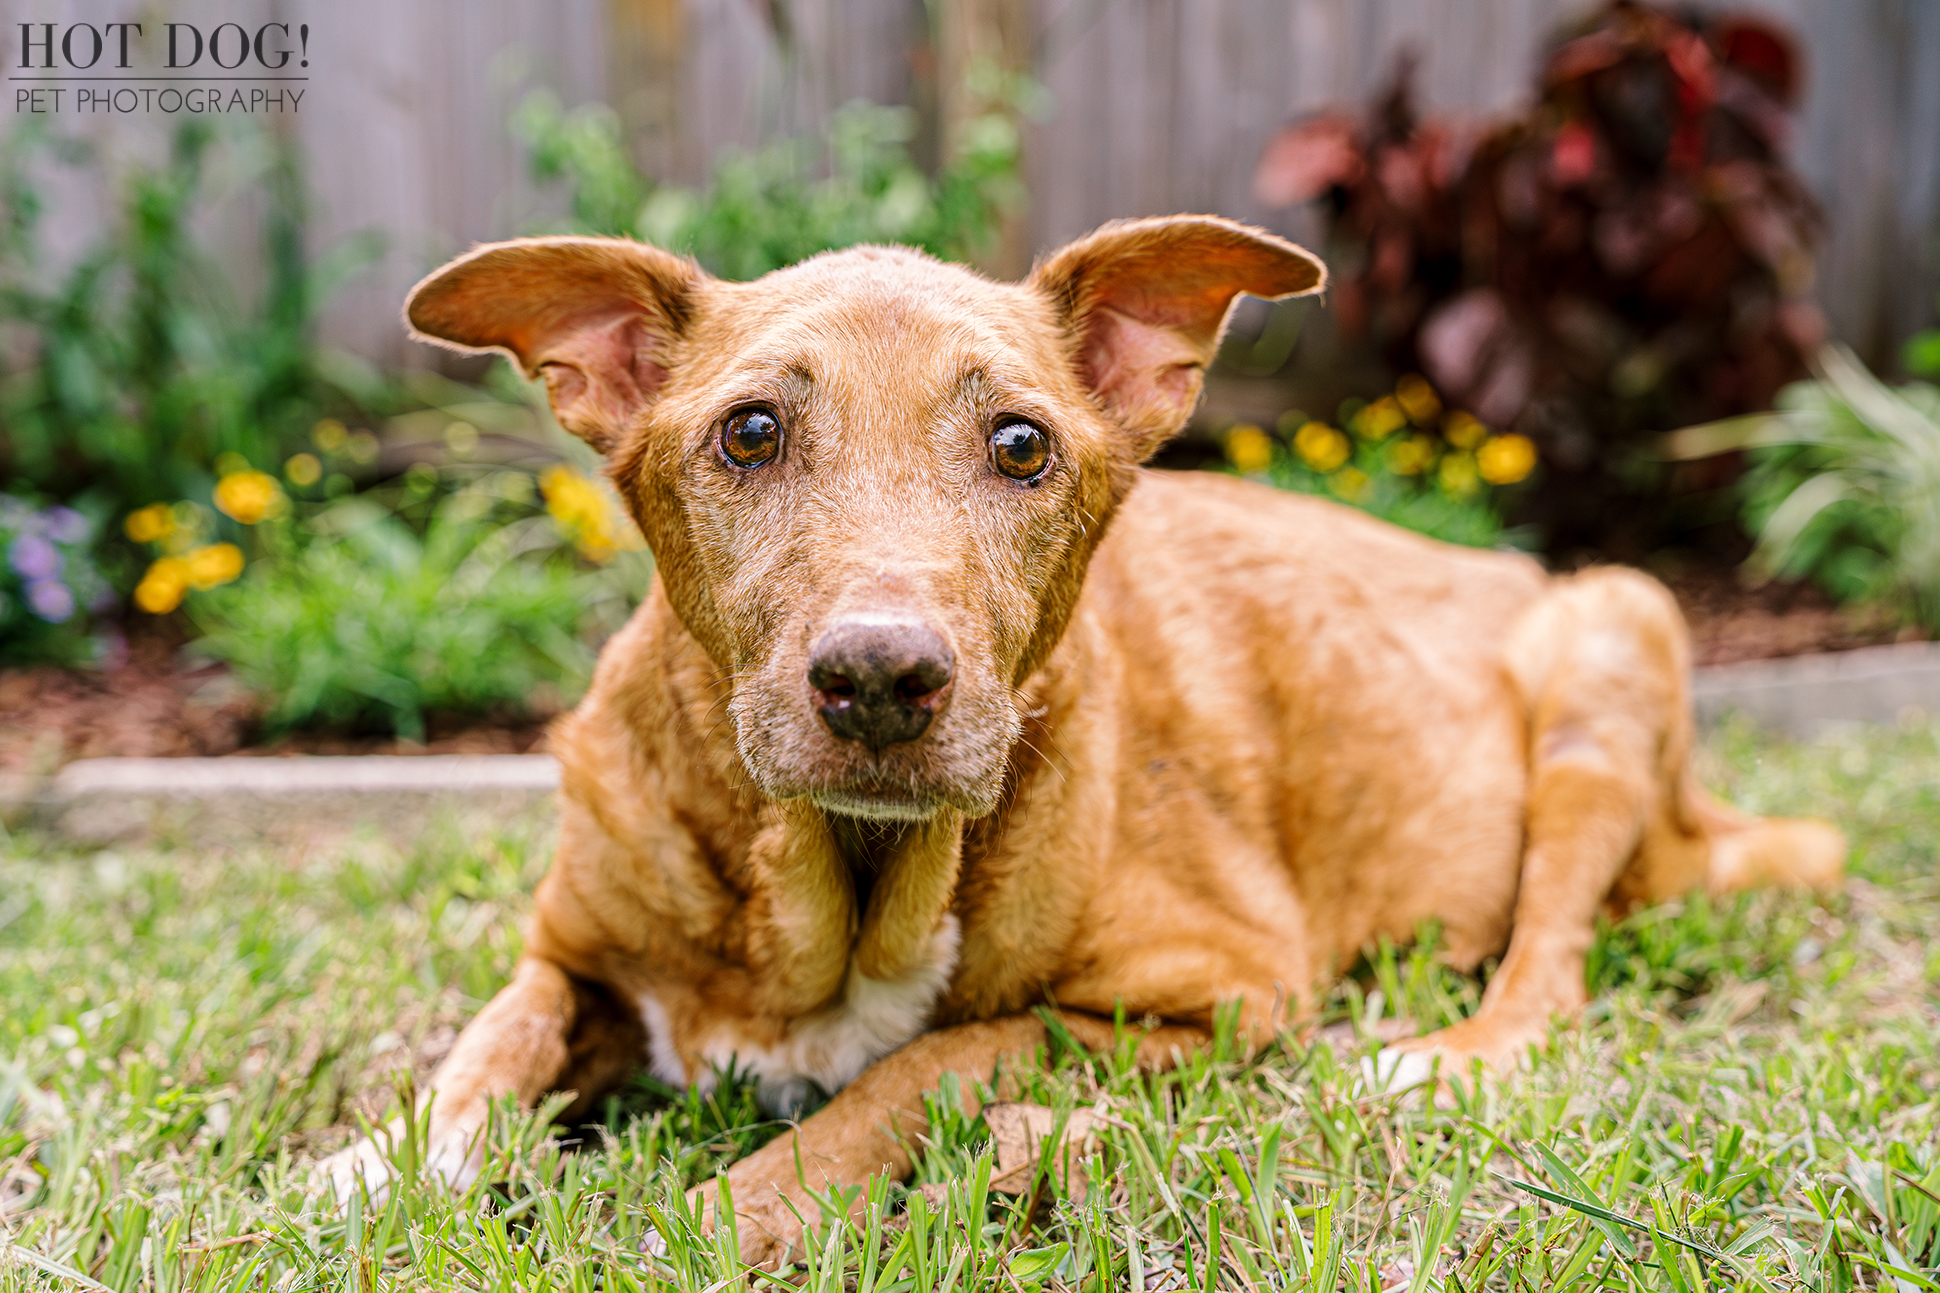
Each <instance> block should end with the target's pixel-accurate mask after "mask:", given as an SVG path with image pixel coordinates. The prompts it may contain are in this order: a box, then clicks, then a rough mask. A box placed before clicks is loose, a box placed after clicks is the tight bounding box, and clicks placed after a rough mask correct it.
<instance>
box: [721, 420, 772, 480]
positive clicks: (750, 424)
mask: <svg viewBox="0 0 1940 1293" xmlns="http://www.w3.org/2000/svg"><path fill="white" fill-rule="evenodd" d="M780 451H781V423H779V422H777V421H775V415H774V414H772V413H770V412H769V411H768V410H767V409H742V410H741V411H740V412H739V413H736V414H734V415H733V416H732V417H730V418H729V419H728V420H727V425H726V426H724V427H722V428H721V452H722V453H724V454H726V455H727V457H728V461H729V462H731V463H733V464H734V465H735V466H737V467H759V466H760V465H761V464H762V463H764V462H768V461H769V460H771V459H772V458H773V457H774V456H775V455H776V454H777V453H779V452H780Z"/></svg>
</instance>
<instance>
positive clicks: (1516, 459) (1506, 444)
mask: <svg viewBox="0 0 1940 1293" xmlns="http://www.w3.org/2000/svg"><path fill="white" fill-rule="evenodd" d="M1475 469H1476V470H1477V471H1479V472H1481V473H1482V479H1483V480H1486V481H1488V482H1489V484H1491V485H1513V484H1515V483H1516V482H1517V481H1519V480H1521V479H1522V478H1523V477H1525V476H1527V475H1528V474H1529V473H1530V472H1532V471H1534V470H1535V469H1536V446H1535V445H1534V444H1533V443H1531V442H1530V439H1529V437H1528V436H1522V435H1499V436H1491V437H1490V438H1489V439H1487V440H1484V441H1483V442H1482V447H1481V448H1480V449H1477V450H1476V451H1475Z"/></svg>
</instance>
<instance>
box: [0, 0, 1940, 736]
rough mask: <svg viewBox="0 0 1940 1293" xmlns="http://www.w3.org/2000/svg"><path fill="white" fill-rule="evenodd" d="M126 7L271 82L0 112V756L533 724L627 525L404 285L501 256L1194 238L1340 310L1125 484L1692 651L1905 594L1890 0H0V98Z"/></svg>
mask: <svg viewBox="0 0 1940 1293" xmlns="http://www.w3.org/2000/svg"><path fill="white" fill-rule="evenodd" d="M122 21H128V22H141V23H142V24H143V34H142V35H141V36H140V37H137V38H136V39H135V42H134V44H135V48H136V50H137V54H136V58H135V64H136V66H137V67H148V68H151V69H152V68H157V67H160V66H161V61H162V57H163V54H162V49H161V45H162V35H161V33H162V32H163V31H164V30H165V24H167V23H170V22H175V23H181V24H192V25H195V26H196V27H197V28H198V29H199V30H200V31H203V32H208V31H211V30H213V29H214V28H215V27H216V26H217V25H218V24H222V23H236V24H239V25H240V26H241V27H242V28H243V29H244V30H246V31H250V32H255V31H259V30H261V29H262V27H263V24H266V23H283V24H287V25H289V27H290V28H291V29H292V30H294V29H295V28H297V27H300V26H307V34H306V35H305V36H304V38H303V44H302V50H301V52H302V53H304V54H306V55H307V62H308V66H307V67H305V68H303V69H302V70H301V73H300V75H301V76H303V77H305V78H307V79H305V80H302V81H300V82H296V81H292V82H289V83H287V84H286V86H285V88H286V89H288V90H290V91H296V90H300V91H301V92H302V95H303V97H302V98H301V100H300V101H293V103H292V108H293V110H291V109H285V110H280V111H258V112H224V113H220V114H211V113H203V114H193V113H189V112H186V111H184V112H175V113H169V112H164V111H160V110H147V111H132V112H121V111H96V112H89V113H76V112H74V111H71V110H69V111H56V112H47V113H34V112H31V111H25V110H22V109H21V104H20V103H19V102H17V103H16V111H15V112H14V113H13V114H12V115H10V116H8V117H7V118H6V119H5V121H4V124H0V130H4V132H5V133H4V139H0V545H4V547H5V553H6V564H5V567H4V569H3V570H0V664H4V665H5V666H7V667H6V668H5V669H4V670H0V772H27V773H35V774H38V773H44V772H46V771H48V770H50V769H51V768H52V767H55V766H58V765H59V764H60V763H62V762H64V761H66V760H69V759H72V758H75V757H80V756H82V755H86V754H104V753H135V754H143V753H162V754H166V753H183V754H191V753H226V752H229V751H231V750H236V749H263V750H274V751H281V752H288V751H296V750H312V751H315V750H351V749H372V748H385V749H463V750H473V749H476V750H527V749H531V748H534V746H535V744H536V743H537V742H538V741H539V740H540V739H541V737H540V733H541V730H542V727H543V723H544V721H545V720H546V719H547V718H548V717H550V716H551V715H552V714H554V713H556V712H558V710H559V709H560V707H562V706H564V705H566V704H569V703H571V701H572V700H573V699H574V697H575V696H576V695H577V694H578V692H579V691H580V690H581V689H583V687H584V686H585V683H586V680H587V677H588V674H589V671H590V667H591V661H592V658H593V654H594V652H595V651H596V649H597V646H598V643H599V642H600V641H601V640H602V639H603V637H604V635H605V634H607V633H610V632H611V631H612V629H613V628H614V627H615V626H616V625H617V624H618V623H619V622H620V621H621V619H623V618H624V615H625V614H626V613H627V610H628V609H629V607H630V606H631V604H632V603H633V601H634V600H635V599H637V598H638V596H639V595H640V593H641V591H642V590H643V589H644V587H645V586H646V581H647V580H648V579H649V578H650V575H651V556H650V554H648V553H646V552H644V551H642V550H641V546H640V543H639V540H638V536H637V535H636V534H635V533H634V532H633V530H632V527H631V526H630V524H629V523H628V522H627V521H626V520H625V518H624V517H623V516H622V515H621V514H620V513H619V511H618V509H617V506H616V504H615V501H614V498H613V496H612V493H611V491H610V490H609V489H608V488H607V487H606V486H605V484H604V483H603V481H602V480H601V479H600V478H599V474H598V463H597V462H596V461H595V460H593V459H592V458H591V457H590V455H588V454H586V453H585V451H584V450H583V449H582V448H580V447H579V446H578V445H577V444H576V443H574V442H571V441H570V440H569V438H567V437H564V436H563V435H561V434H560V433H559V432H558V431H557V429H556V428H555V427H553V426H552V424H551V420H550V418H549V416H548V415H547V414H546V412H545V409H544V404H543V400H542V399H541V398H539V397H538V396H537V395H536V394H535V392H534V391H533V390H532V389H531V388H530V387H529V386H528V385H527V384H526V383H525V382H523V381H522V380H521V379H520V378H519V377H518V376H517V375H516V374H514V373H512V372H510V371H508V370H507V369H506V368H505V366H504V365H502V364H484V363H478V362H468V361H463V360H457V359H454V358H452V357H449V356H442V355H440V354H438V353H436V352H433V351H431V350H429V349H428V348H425V347H421V346H416V345H413V344H412V343H410V342H408V341H407V340H406V339H405V337H404V335H403V331H402V329H401V327H400V325H399V322H398V310H399V305H400V303H401V301H402V298H403V296H404V294H405V292H406V291H407V290H408V288H409V286H410V285H411V284H412V283H413V282H414V281H416V279H417V278H418V277H419V276H420V275H422V274H423V273H424V272H426V271H427V270H429V269H430V268H432V267H434V266H435V265H437V264H438V263H440V262H442V261H443V260H444V259H446V258H448V257H449V256H451V255H453V254H455V253H457V252H460V251H462V250H464V249H465V248H466V247H468V246H469V245H471V244H472V243H474V242H477V241H481V240H488V239H494V238H501V237H506V236H511V235H515V234H526V233H537V232H546V231H565V230H581V231H592V232H602V233H622V234H628V235H631V236H635V237H640V238H644V239H647V240H650V241H653V242H656V243H659V244H661V245H664V246H668V247H671V248H674V249H676V250H681V251H685V252H691V253H692V254H694V255H696V256H697V257H698V258H699V259H700V260H701V261H702V263H703V264H705V265H706V266H707V267H708V268H709V269H710V270H712V271H714V272H716V273H719V274H723V275H727V276H731V277H738V278H745V277H754V276H757V275H759V274H761V273H763V272H766V271H767V270H769V269H772V268H775V267H777V266H780V265H784V264H787V263H790V262H792V261H794V260H796V259H799V258H800V257H802V256H805V255H809V254H812V253H814V252H816V251H819V250H823V249H825V248H829V247H838V246H844V245H848V244H851V243H855V242H861V241H896V242H907V243H912V244H914V245H918V246H922V247H925V248H927V249H928V250H930V251H932V252H934V253H935V254H938V255H941V256H945V257H949V258H953V259H960V260H964V261H967V262H969V263H972V264H975V265H977V266H978V267H980V268H982V269H984V270H986V271H987V272H990V273H992V274H996V275H1000V276H1004V277H1014V276H1017V275H1019V274H1021V273H1023V272H1025V271H1026V270H1027V269H1028V267H1029V265H1030V262H1031V259H1032V257H1033V256H1034V255H1036V254H1038V253H1041V252H1043V251H1045V250H1048V249H1050V248H1053V247H1055V246H1057V245H1059V244H1060V243H1062V242H1064V241H1065V240H1068V239H1070V238H1073V237H1075V236H1078V235H1080V234H1082V233H1084V232H1086V231H1087V230H1089V229H1091V228H1093V227H1095V226H1096V225H1098V224H1100V223H1102V222H1104V221H1106V220H1109V219H1113V218H1117V217H1123V216H1136V215H1147V214H1164V213H1172V212H1180V211H1195V212H1217V213H1220V214H1223V215H1228V216H1233V217H1236V218H1239V219H1242V220H1247V221H1250V222H1253V223H1256V224H1259V225H1262V226H1265V227H1267V228H1270V229H1273V230H1275V231H1278V232H1281V233H1284V234H1287V235H1288V236H1291V237H1293V238H1294V239H1296V240H1297V241H1300V242H1302V243H1304V244H1306V245H1308V246H1310V247H1312V248H1314V249H1316V250H1317V251H1320V252H1321V253H1322V254H1323V255H1324V256H1325V257H1326V259H1327V261H1328V263H1329V265H1330V267H1331V268H1332V271H1333V275H1334V280H1333V286H1332V289H1331V290H1330V292H1329V293H1328V295H1327V297H1326V298H1325V299H1324V300H1323V301H1316V302H1299V303H1290V304H1286V305H1281V306H1269V305H1267V304H1266V303H1264V302H1257V301H1249V302H1246V303H1245V304H1244V305H1243V306H1242V308H1241V309H1240V310H1239V311H1238V312H1237V314H1236V316H1235V319H1234V323H1233V327H1232V330H1231V334H1230V335H1229V337H1228V340H1227V343H1226V346H1225V348H1224V350H1223V352H1222V355H1221V360H1220V363H1219V365H1218V367H1217V369H1216V371H1215V372H1214V373H1213V374H1212V378H1211V380H1210V382H1209V387H1208V395H1207V399H1206V401H1205V403H1204V405H1203V406H1202V408H1201V409H1200V410H1199V412H1198V413H1197V414H1196V415H1195V418H1194V421H1193V424H1192V426H1191V427H1190V428H1189V430H1188V432H1187V434H1186V435H1184V436H1182V437H1181V438H1180V440H1179V441H1178V442H1177V443H1176V444H1175V445H1173V446H1172V447H1170V448H1169V449H1168V450H1167V451H1166V453H1165V455H1164V458H1163V462H1162V465H1165V466H1169V467H1174V468H1179V469H1185V470H1217V471H1227V472H1234V473H1239V474H1243V475H1247V476H1250V477H1254V478H1256V479H1258V480H1260V481H1262V482H1264V483H1266V484H1268V485H1271V486H1274V487H1277V488H1281V489H1288V490H1298V491H1304V492H1308V493H1314V494H1319V495H1324V496H1327V497H1330V498H1332V499H1334V500H1336V501H1338V502H1341V503H1344V504H1347V505H1351V506H1357V507H1361V508H1364V509H1367V510H1370V511H1373V512H1375V513H1376V514H1378V515H1382V516H1385V517H1387V518H1389V519H1391V520H1394V521H1396V522H1397V523H1399V524H1403V525H1407V526H1410V527H1411V528H1414V529H1417V530H1421V531H1423V532H1425V533H1429V534H1432V535H1435V536H1437V537H1440V538H1444V539H1447V540H1450V541H1453V542H1461V543H1471V544H1477V545H1484V546H1513V547H1518V548H1521V549H1524V550H1527V551H1530V552H1532V553H1535V554H1536V555H1538V556H1539V557H1541V558H1542V559H1544V560H1545V561H1547V562H1548V563H1550V564H1551V565H1552V566H1553V567H1555V568H1558V569H1567V568H1572V567H1575V566H1578V565H1581V564H1583V563H1585V562H1589V561H1594V560H1621V561H1628V562H1634V563H1639V564H1642V565H1644V566H1645V567H1646V568H1648V569H1651V570H1652V571H1654V572H1655V573H1657V574H1658V575H1660V576H1661V577H1663V578H1664V579H1666V581H1667V582H1669V583H1670V584H1671V585H1672V587H1673V589H1674V591H1676V592H1677V593H1678V595H1679V597H1680V600H1681V601H1682V602H1683V604H1684V606H1685V608H1686V611H1687V614H1688V615H1689V616H1690V617H1691V619H1692V621H1693V625H1694V628H1695V630H1696V633H1697V638H1698V646H1699V655H1700V659H1701V660H1702V661H1705V662H1725V661H1732V660H1742V659H1752V658H1760V657H1767V656H1775V655H1789V654H1798V653H1805V652H1815V651H1824V650H1835V649H1841V648H1846V647H1854V646H1863V645H1868V644H1877V643H1885V642H1893V641H1897V640H1901V639H1905V638H1918V637H1925V636H1928V635H1930V633H1931V632H1932V630H1933V629H1934V628H1936V627H1940V393H1936V391H1935V388H1934V387H1933V386H1932V385H1931V384H1930V383H1929V380H1928V379H1930V378H1931V377H1933V376H1934V375H1936V374H1940V331H1936V330H1935V319H1936V297H1937V296H1940V5H1934V4H1930V3H1921V2H1920V0H1845V2H1840V3H1835V2H1834V0H1786V2H1784V3H1762V4H1751V5H1743V6H1712V5H1683V6H1647V5H1633V4H1608V3H1582V2H1580V0H1578V2H1570V0H1462V2H1460V3H1457V2H1455V0H1440V2H1435V0H1191V2H1190V3H1188V2H1187V0H564V2H562V3H553V4H545V5H539V4H531V3H517V2H515V0H467V2H466V3H459V2H458V0H411V2H409V3H403V4H397V3H393V4H383V5H380V4H376V3H371V2H370V0H340V2H339V3H337V4H334V5H332V6H330V7H329V8H328V9H327V10H322V9H319V10H318V11H316V12H309V13H306V12H302V11H301V9H300V7H299V6H292V5H288V4H284V3H272V2H270V0H228V2H226V3H207V4H203V3H177V4H160V3H147V4H139V3H108V2H107V0H97V2H96V3H91V4H90V3H80V2H74V3H62V4H48V3H22V2H19V0H7V2H6V3H0V34H4V35H5V36H6V38H7V43H6V44H5V45H0V48H5V49H6V50H7V58H8V66H9V75H10V77H12V78H13V79H12V80H11V81H10V83H9V84H10V86H11V87H12V88H13V89H15V90H16V92H18V91H19V90H20V89H21V88H22V86H21V85H20V84H19V83H21V82H25V81H28V80H32V79H35V78H37V77H40V78H44V77H48V76H53V75H56V74H58V73H60V72H62V71H63V70H68V69H62V68H55V69H53V70H48V69H45V68H42V67H40V66H39V64H38V63H36V62H35V61H34V59H37V58H38V57H39V56H38V55H35V56H33V58H30V59H27V60H23V58H22V57H21V54H22V51H21V50H20V49H18V48H14V47H13V46H14V45H16V44H18V40H17V38H19V37H20V36H21V34H22V31H23V27H22V24H29V25H30V28H31V30H30V31H29V34H30V35H32V34H33V33H34V32H38V31H39V30H40V29H41V28H40V24H46V23H52V24H55V31H56V32H57V33H58V32H61V31H65V30H67V29H68V28H70V27H71V26H72V25H73V24H76V23H87V24H91V25H93V26H102V25H104V24H106V23H109V22H122ZM292 44H294V42H292ZM23 61H26V62H27V63H28V64H29V66H27V67H25V68H23V67H21V66H19V65H20V64H21V63H22V62H23ZM251 70H252V68H251V67H245V68H242V69H240V71H243V72H247V71H251ZM254 70H257V71H260V70H262V69H260V68H257V69H254ZM203 71H211V67H210V64H208V63H206V62H205V63H204V64H202V65H201V66H200V67H199V68H198V70H197V74H200V73H201V72H203ZM211 74H212V75H213V72H211ZM284 74H296V69H294V68H285V69H284Z"/></svg>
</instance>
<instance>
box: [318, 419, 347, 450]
mask: <svg viewBox="0 0 1940 1293" xmlns="http://www.w3.org/2000/svg"><path fill="white" fill-rule="evenodd" d="M349 435H350V432H348V431H346V430H345V429H344V424H343V423H341V422H339V421H337V419H335V418H324V419H322V420H321V421H319V422H318V423H317V424H316V425H315V426H313V427H311V428H310V443H311V444H313V445H315V446H316V447H317V448H319V449H321V450H323V451H324V452H325V453H335V452H337V451H338V450H339V449H341V448H343V447H344V441H345V440H346V439H347V438H348V437H349Z"/></svg>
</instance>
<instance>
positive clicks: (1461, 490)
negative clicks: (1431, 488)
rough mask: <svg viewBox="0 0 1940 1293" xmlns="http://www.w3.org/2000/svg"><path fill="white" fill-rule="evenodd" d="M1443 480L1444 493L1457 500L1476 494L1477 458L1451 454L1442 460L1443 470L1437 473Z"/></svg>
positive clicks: (1469, 455) (1465, 454)
mask: <svg viewBox="0 0 1940 1293" xmlns="http://www.w3.org/2000/svg"><path fill="white" fill-rule="evenodd" d="M1436 475H1437V476H1438V477H1439V478H1440V480H1441V487H1442V493H1444V494H1451V495H1453V496H1455V497H1457V498H1461V497H1464V496H1466V495H1469V494H1473V493H1474V492H1475V485H1476V479H1475V456H1474V455H1473V454H1468V453H1451V454H1449V455H1448V456H1447V457H1446V458H1444V459H1442V465H1441V470H1440V471H1439V472H1437V473H1436Z"/></svg>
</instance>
